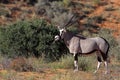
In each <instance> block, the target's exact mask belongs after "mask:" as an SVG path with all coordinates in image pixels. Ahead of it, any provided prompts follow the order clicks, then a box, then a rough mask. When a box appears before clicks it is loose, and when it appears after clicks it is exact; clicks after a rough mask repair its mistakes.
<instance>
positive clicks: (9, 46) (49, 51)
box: [0, 19, 65, 61]
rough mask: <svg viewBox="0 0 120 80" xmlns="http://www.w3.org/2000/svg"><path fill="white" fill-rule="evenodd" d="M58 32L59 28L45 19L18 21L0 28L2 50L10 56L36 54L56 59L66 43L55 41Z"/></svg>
mask: <svg viewBox="0 0 120 80" xmlns="http://www.w3.org/2000/svg"><path fill="white" fill-rule="evenodd" d="M56 34H58V31H57V29H56V28H55V27H54V26H52V25H50V24H49V25H48V24H47V22H46V21H45V20H39V19H37V20H32V21H21V22H17V23H15V24H12V25H9V26H7V27H6V28H1V29H0V51H1V53H2V54H6V55H8V56H10V57H13V56H19V55H22V56H26V57H28V56H31V55H34V56H35V57H40V56H42V57H44V58H45V59H46V60H48V61H50V60H55V59H58V58H59V57H60V56H61V55H62V53H64V51H65V50H62V49H64V47H63V45H64V44H62V43H60V42H56V43H53V41H54V36H55V35H56ZM61 46H62V47H61Z"/></svg>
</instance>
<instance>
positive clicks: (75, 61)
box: [74, 54, 78, 72]
mask: <svg viewBox="0 0 120 80" xmlns="http://www.w3.org/2000/svg"><path fill="white" fill-rule="evenodd" d="M74 67H75V69H74V72H76V71H78V54H74Z"/></svg>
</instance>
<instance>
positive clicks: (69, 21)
mask: <svg viewBox="0 0 120 80" xmlns="http://www.w3.org/2000/svg"><path fill="white" fill-rule="evenodd" d="M68 17H69V16H68ZM74 17H75V15H73V14H72V17H71V18H70V19H69V20H68V22H67V23H66V24H65V25H64V26H63V27H67V26H68V25H69V24H70V23H71V21H72V19H73V18H74Z"/></svg>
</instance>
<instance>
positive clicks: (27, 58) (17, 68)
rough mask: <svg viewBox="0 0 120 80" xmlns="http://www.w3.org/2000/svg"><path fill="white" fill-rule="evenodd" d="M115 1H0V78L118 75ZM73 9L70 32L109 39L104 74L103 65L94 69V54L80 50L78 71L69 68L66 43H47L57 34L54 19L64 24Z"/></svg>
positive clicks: (63, 79)
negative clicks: (106, 66) (83, 52)
mask: <svg viewBox="0 0 120 80" xmlns="http://www.w3.org/2000/svg"><path fill="white" fill-rule="evenodd" d="M119 4H120V2H117V1H116V0H112V1H111V2H110V1H104V0H92V1H89V0H85V1H84V0H0V80H119V79H120V74H119V72H120V68H119V67H120V53H119V52H120V40H119V37H118V35H119V34H120V29H119V24H120V15H119V12H120V9H119ZM74 13H77V14H78V15H77V16H76V17H75V19H73V21H71V24H72V22H73V23H75V24H73V25H72V26H70V27H69V30H70V31H72V32H73V33H80V35H83V36H85V37H96V36H100V37H103V38H105V39H106V40H107V41H108V42H109V44H110V50H109V59H110V64H109V69H110V73H109V74H108V75H104V76H103V72H104V69H103V66H104V65H101V67H100V70H99V71H98V73H96V74H93V70H95V69H96V66H97V59H96V56H95V55H94V54H93V55H92V56H81V55H80V56H79V63H78V64H79V71H78V72H76V73H74V72H73V68H74V65H73V60H74V58H73V56H72V55H71V54H69V55H68V53H69V52H68V51H67V49H66V47H65V45H64V44H63V43H62V42H56V43H52V42H53V40H54V36H55V35H57V34H58V31H57V29H56V27H55V24H57V25H60V26H63V25H64V23H67V22H68V20H69V19H70V18H71V15H72V14H74ZM33 18H40V19H33ZM41 18H42V19H41ZM44 19H46V20H44ZM76 19H78V22H77V21H76ZM18 20H19V21H18ZM47 21H48V22H47ZM76 22H77V23H76ZM9 23H10V24H9ZM1 25H2V26H1ZM101 27H104V28H101ZM107 28H109V29H110V30H109V29H107ZM116 36H117V37H116ZM93 64H96V65H93Z"/></svg>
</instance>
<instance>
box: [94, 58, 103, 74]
mask: <svg viewBox="0 0 120 80" xmlns="http://www.w3.org/2000/svg"><path fill="white" fill-rule="evenodd" d="M97 60H98V64H97V69H96V70H95V72H94V73H97V71H98V70H99V68H100V65H101V63H102V60H101V57H100V56H97Z"/></svg>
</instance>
